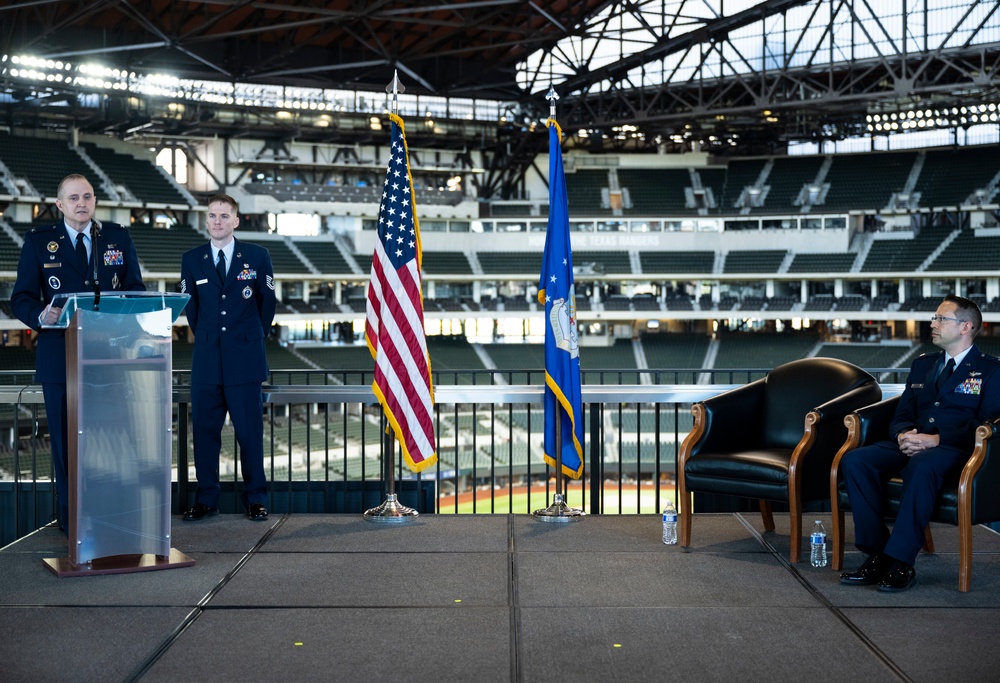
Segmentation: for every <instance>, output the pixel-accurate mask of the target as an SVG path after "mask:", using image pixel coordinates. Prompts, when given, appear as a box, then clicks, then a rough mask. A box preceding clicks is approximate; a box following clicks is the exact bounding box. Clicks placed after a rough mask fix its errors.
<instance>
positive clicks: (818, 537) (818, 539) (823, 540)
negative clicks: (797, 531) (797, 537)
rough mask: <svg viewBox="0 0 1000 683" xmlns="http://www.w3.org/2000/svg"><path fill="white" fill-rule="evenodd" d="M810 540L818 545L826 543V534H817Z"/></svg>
mask: <svg viewBox="0 0 1000 683" xmlns="http://www.w3.org/2000/svg"><path fill="white" fill-rule="evenodd" d="M809 538H810V540H811V541H812V542H813V543H816V544H819V543H826V534H819V533H816V534H813V535H812V536H810V537H809Z"/></svg>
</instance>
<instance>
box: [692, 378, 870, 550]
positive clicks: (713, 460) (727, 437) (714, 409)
mask: <svg viewBox="0 0 1000 683" xmlns="http://www.w3.org/2000/svg"><path fill="white" fill-rule="evenodd" d="M881 397H882V390H881V389H880V388H879V385H878V382H877V381H876V380H875V378H874V377H872V376H871V375H869V374H868V373H867V372H865V371H864V370H862V369H861V368H859V367H857V366H856V365H852V364H851V363H847V362H845V361H841V360H836V359H833V358H806V359H803V360H797V361H793V362H791V363H786V364H784V365H780V366H778V367H776V368H774V370H772V371H771V372H770V373H769V374H768V375H767V376H766V377H764V378H762V379H759V380H756V381H754V382H751V383H750V384H745V385H743V386H741V387H738V388H736V389H733V390H731V391H727V392H725V393H722V394H719V395H718V396H714V397H712V398H710V399H707V400H705V401H701V402H699V403H696V404H694V405H693V406H692V407H691V413H692V415H693V416H694V427H693V428H692V429H691V431H690V433H689V434H688V436H687V438H685V439H684V443H683V444H682V445H681V450H680V453H679V454H678V458H677V489H678V499H679V500H680V506H681V519H680V522H681V545H683V546H689V545H690V544H691V517H692V515H691V508H692V501H691V496H690V494H691V493H710V494H723V495H731V496H739V497H743V498H753V499H757V500H759V501H760V513H761V517H762V519H763V522H764V528H765V529H766V530H767V531H774V517H773V515H772V513H771V502H772V501H779V502H785V503H788V506H789V523H790V526H791V532H790V533H791V550H790V552H789V559H790V560H791V561H792V562H798V561H799V559H800V558H799V555H800V550H801V546H802V507H803V502H804V501H817V500H827V499H828V497H829V493H830V491H829V483H830V482H829V475H830V465H831V463H832V462H833V458H834V455H835V454H836V450H837V448H838V447H839V444H841V443H843V441H844V439H845V437H846V434H847V430H846V428H845V426H844V416H845V415H846V414H848V413H849V412H851V411H852V410H857V409H858V408H861V407H863V406H866V405H870V404H871V403H873V402H874V401H878V400H879V399H880V398H881Z"/></svg>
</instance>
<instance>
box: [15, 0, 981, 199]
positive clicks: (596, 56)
mask: <svg viewBox="0 0 1000 683" xmlns="http://www.w3.org/2000/svg"><path fill="white" fill-rule="evenodd" d="M0 41H2V43H0V52H2V53H3V54H5V55H34V56H37V57H40V58H44V59H49V60H67V61H74V62H78V63H82V62H86V61H87V60H94V61H98V60H99V61H101V62H103V63H105V64H107V65H108V66H111V65H112V64H114V65H115V66H118V67H120V68H121V69H127V70H130V71H140V72H144V73H157V72H159V73H169V74H173V75H175V76H178V77H182V78H188V79H196V80H205V81H217V82H224V83H225V82H228V83H247V84H268V85H285V86H298V87H309V88H327V89H349V90H358V91H372V92H375V93H381V94H382V95H381V96H382V97H384V93H383V90H384V87H385V84H386V83H388V82H389V81H390V80H391V78H392V74H393V71H394V70H398V71H399V75H400V78H401V79H402V80H403V81H404V83H405V84H406V87H407V93H408V94H410V93H416V94H418V95H420V94H422V95H430V96H440V97H452V98H483V99H490V100H496V101H497V102H500V103H502V108H503V110H504V111H503V113H504V114H506V116H505V118H503V119H501V120H498V121H497V122H494V123H495V127H496V129H497V130H496V132H495V133H494V132H493V131H489V133H488V135H487V136H486V137H484V128H483V127H482V126H481V125H479V126H464V127H460V126H456V127H453V128H452V129H450V130H449V131H448V135H447V137H448V139H447V140H438V141H436V142H435V141H433V140H427V142H426V144H428V145H437V146H448V147H466V148H469V147H472V148H477V149H483V148H484V147H487V146H489V145H490V144H495V146H496V148H497V149H498V150H499V149H503V150H505V151H503V152H497V155H496V157H495V158H494V167H495V168H496V169H499V168H506V167H508V166H510V167H512V170H510V171H504V172H503V173H504V175H506V176H507V177H505V178H502V179H499V180H498V181H497V183H498V184H495V187H494V188H493V189H499V188H500V187H501V186H509V185H510V183H511V182H515V181H516V177H517V175H518V173H520V172H523V170H524V168H525V166H526V164H529V163H531V161H530V160H531V159H532V158H533V157H534V155H535V154H536V153H537V152H538V150H539V149H540V147H539V146H538V145H537V144H536V143H535V142H534V138H538V137H544V136H532V140H533V141H531V142H524V141H521V140H519V139H518V138H519V136H522V135H523V134H526V133H528V132H529V131H530V128H531V124H532V123H537V122H538V121H539V120H540V119H544V118H545V117H546V116H547V114H548V104H547V103H546V101H545V98H544V96H545V92H546V90H548V88H549V87H550V86H551V87H553V88H554V89H555V92H556V93H557V94H558V95H559V97H560V100H559V120H560V123H561V124H562V127H563V129H564V130H565V131H567V133H568V134H569V139H570V141H569V144H571V145H573V144H575V145H583V146H587V147H589V148H591V149H593V151H609V150H615V149H620V150H634V151H652V150H660V151H664V150H666V151H671V150H678V151H679V150H684V149H691V147H692V146H695V145H697V146H702V147H703V148H709V149H711V150H712V151H715V152H717V153H734V154H754V153H774V152H780V151H781V150H782V149H783V147H784V145H786V144H787V143H788V142H789V141H792V140H814V141H822V140H835V139H840V138H843V137H850V136H856V135H859V134H860V135H863V134H866V133H870V132H872V130H871V129H869V128H868V126H869V125H871V123H872V121H871V120H870V118H869V117H872V116H874V115H879V116H882V115H885V116H887V117H888V116H890V115H892V114H897V115H899V116H903V117H905V116H907V112H920V113H921V118H924V117H926V118H928V119H929V118H931V117H932V115H931V114H928V112H935V113H934V114H933V118H935V120H940V115H941V112H942V111H943V112H947V113H954V115H955V117H959V111H964V110H962V108H963V107H972V106H981V105H986V104H990V103H993V104H998V105H1000V73H998V72H1000V11H998V7H997V3H996V2H995V0H988V1H986V0H972V1H964V0H923V1H922V2H915V1H914V0H850V1H849V0H763V1H762V2H756V1H755V0H725V1H723V0H655V1H654V0H627V1H614V2H612V1H609V0H557V1H555V2H541V0H529V1H528V2H524V1H522V0H437V1H435V0H339V1H326V2H323V1H320V0H267V1H264V0H261V1H257V0H208V1H206V2H185V1H183V0H96V1H87V2H80V0H11V1H10V2H8V3H6V4H5V5H4V6H0ZM9 66H10V65H9V63H4V64H0V94H3V95H4V98H5V99H4V100H3V101H2V110H0V111H2V113H3V114H4V116H5V117H6V120H5V121H3V122H2V123H3V124H6V125H8V126H11V127H14V126H19V127H31V126H37V127H46V126H48V127H52V126H57V125H66V123H67V122H68V124H69V125H72V126H74V127H77V128H80V129H82V130H87V131H93V132H114V133H117V134H119V135H122V134H124V133H125V131H132V130H135V129H136V128H137V127H139V126H142V127H143V129H144V131H143V134H144V135H145V134H149V135H153V134H156V133H163V134H171V133H173V134H180V135H185V134H186V135H198V134H212V135H223V136H225V135H256V136H263V137H269V138H285V139H290V138H295V139H297V140H315V141H325V142H341V141H343V142H348V141H354V142H365V141H366V138H365V136H366V135H367V136H369V138H368V139H370V131H367V130H364V128H365V127H364V126H348V127H344V128H337V127H336V126H328V127H326V128H324V129H319V128H312V127H310V126H309V125H307V123H306V122H303V121H297V122H296V123H295V124H294V125H289V124H288V123H287V122H282V121H278V120H277V119H276V118H275V117H274V116H269V115H268V114H267V112H264V113H261V112H251V113H250V114H247V112H246V111H245V110H244V111H237V109H238V108H236V107H227V105H226V104H225V103H211V102H199V103H196V105H194V106H190V105H189V106H188V107H187V109H186V113H185V114H184V116H183V117H181V116H179V115H176V114H174V113H171V112H168V110H167V108H166V104H165V103H160V104H156V103H153V104H150V103H149V102H146V103H145V104H144V106H141V107H139V110H138V111H135V110H134V107H133V106H132V105H131V104H129V103H128V101H127V100H126V99H125V98H124V97H119V98H118V99H119V100H120V101H124V102H126V104H124V105H122V104H119V106H117V107H114V106H105V107H104V108H103V109H102V110H101V111H99V112H96V113H95V111H94V107H93V106H92V105H91V106H90V108H89V110H88V108H87V107H80V106H78V105H79V103H80V101H81V99H82V98H81V93H82V91H81V90H80V89H79V88H77V87H76V86H74V87H68V86H59V85H53V84H51V83H44V84H41V85H42V87H28V86H26V85H25V83H24V82H21V81H17V79H12V78H11V77H10V73H9V68H6V67H9ZM100 96H101V97H104V98H105V99H106V100H108V101H109V102H110V104H114V102H113V101H111V100H113V99H114V98H113V97H111V96H108V95H100ZM55 105H58V106H55ZM227 109H228V110H229V111H228V115H218V114H220V113H225V112H226V111H227ZM498 118H499V117H498ZM911 118H912V117H911ZM53 119H58V120H55V121H54V120H53ZM946 119H947V117H946ZM893 120H894V121H895V119H893ZM480 123H482V122H480ZM971 123H972V121H971V119H966V118H965V117H964V116H962V117H959V118H951V119H947V120H946V123H945V125H954V126H967V125H971ZM887 132H888V129H887ZM894 132H895V129H894ZM484 141H486V144H484ZM542 144H544V140H543V142H542ZM511 174H513V175H511Z"/></svg>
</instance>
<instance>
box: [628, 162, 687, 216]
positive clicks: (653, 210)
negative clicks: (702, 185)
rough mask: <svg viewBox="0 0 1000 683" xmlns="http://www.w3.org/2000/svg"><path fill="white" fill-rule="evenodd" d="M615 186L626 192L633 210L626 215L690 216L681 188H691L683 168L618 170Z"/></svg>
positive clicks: (629, 210) (685, 170)
mask: <svg viewBox="0 0 1000 683" xmlns="http://www.w3.org/2000/svg"><path fill="white" fill-rule="evenodd" d="M618 184H619V185H620V186H621V187H622V188H623V189H626V188H627V189H628V192H629V197H630V198H631V199H632V208H631V209H628V210H626V211H625V214H626V215H639V216H680V215H685V214H691V213H692V209H690V208H688V207H687V206H686V202H685V193H684V188H687V187H690V186H691V174H690V173H689V172H688V170H687V169H686V168H651V169H638V168H620V169H618Z"/></svg>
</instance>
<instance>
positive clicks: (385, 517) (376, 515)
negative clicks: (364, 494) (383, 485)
mask: <svg viewBox="0 0 1000 683" xmlns="http://www.w3.org/2000/svg"><path fill="white" fill-rule="evenodd" d="M419 515H420V513H419V512H417V511H416V510H414V509H413V508H408V507H406V506H405V505H402V504H401V503H400V502H399V501H397V500H396V494H395V493H390V494H389V495H388V496H386V499H385V502H384V503H382V504H381V505H379V506H378V507H377V508H372V509H371V510H365V514H364V518H365V519H367V520H368V521H370V522H383V523H393V524H399V523H403V522H412V521H413V520H415V519H416V518H417V517H418V516H419Z"/></svg>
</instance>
